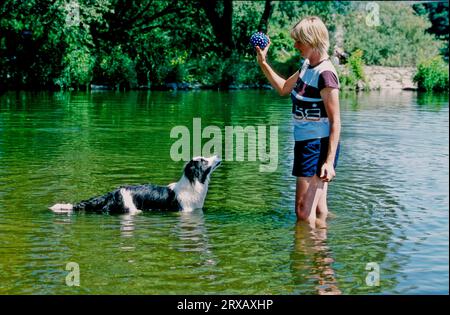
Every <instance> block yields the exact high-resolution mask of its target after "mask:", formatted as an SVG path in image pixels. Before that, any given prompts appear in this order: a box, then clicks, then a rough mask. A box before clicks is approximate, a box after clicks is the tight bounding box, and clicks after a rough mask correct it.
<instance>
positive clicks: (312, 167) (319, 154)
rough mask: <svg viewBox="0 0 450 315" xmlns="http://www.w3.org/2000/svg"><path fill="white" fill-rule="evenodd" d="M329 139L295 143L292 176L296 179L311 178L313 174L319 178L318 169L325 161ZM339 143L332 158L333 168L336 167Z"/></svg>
mask: <svg viewBox="0 0 450 315" xmlns="http://www.w3.org/2000/svg"><path fill="white" fill-rule="evenodd" d="M329 142H330V138H329V137H326V138H320V139H311V140H304V141H295V147H294V167H293V169H292V175H293V176H297V177H312V176H314V174H316V175H317V176H320V169H321V167H322V165H323V163H324V162H325V160H326V159H327V154H328V144H329ZM340 147H341V145H340V143H339V144H338V147H337V150H336V157H335V158H334V168H336V166H337V162H338V158H339V151H340Z"/></svg>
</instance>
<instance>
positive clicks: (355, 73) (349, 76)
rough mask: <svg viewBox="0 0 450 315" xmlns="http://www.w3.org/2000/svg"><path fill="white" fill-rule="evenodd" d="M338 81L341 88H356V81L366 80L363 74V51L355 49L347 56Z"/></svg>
mask: <svg viewBox="0 0 450 315" xmlns="http://www.w3.org/2000/svg"><path fill="white" fill-rule="evenodd" d="M339 77H340V83H341V85H342V87H343V88H349V89H357V88H358V82H359V81H363V82H364V83H366V82H367V79H366V76H365V74H364V62H363V51H362V50H360V49H357V50H356V51H355V52H353V53H352V54H351V56H350V57H349V58H348V62H347V64H346V65H345V68H344V69H343V71H340V73H339Z"/></svg>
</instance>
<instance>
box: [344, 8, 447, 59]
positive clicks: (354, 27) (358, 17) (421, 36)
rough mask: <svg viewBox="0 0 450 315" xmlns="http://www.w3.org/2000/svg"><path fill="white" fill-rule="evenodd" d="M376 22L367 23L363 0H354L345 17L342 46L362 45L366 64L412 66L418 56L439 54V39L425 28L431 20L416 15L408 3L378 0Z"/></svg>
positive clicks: (360, 47)
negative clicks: (356, 0)
mask: <svg viewBox="0 0 450 315" xmlns="http://www.w3.org/2000/svg"><path fill="white" fill-rule="evenodd" d="M377 3H378V5H379V21H380V25H379V26H369V25H370V24H369V25H368V24H367V23H366V17H367V14H368V11H366V9H365V5H366V3H355V4H354V6H355V7H354V11H353V12H351V13H349V15H348V18H346V19H345V20H344V27H345V31H346V33H345V36H344V48H345V50H346V51H348V52H353V51H355V50H356V49H361V50H362V51H363V52H364V62H365V63H366V64H367V65H382V66H394V67H395V66H414V65H415V64H416V62H417V59H418V58H420V57H425V56H436V55H437V54H439V48H440V46H441V43H439V42H438V41H436V39H435V38H434V36H433V35H430V34H428V33H426V32H425V30H426V29H427V28H428V27H430V25H431V23H430V22H429V21H428V20H427V19H426V18H424V17H423V16H417V15H416V14H415V13H414V10H413V9H412V7H411V5H409V4H405V3H390V2H381V1H380V2H377Z"/></svg>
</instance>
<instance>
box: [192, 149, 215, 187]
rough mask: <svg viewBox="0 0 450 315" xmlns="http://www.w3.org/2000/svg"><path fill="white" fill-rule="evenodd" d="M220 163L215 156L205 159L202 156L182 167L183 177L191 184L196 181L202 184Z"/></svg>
mask: <svg viewBox="0 0 450 315" xmlns="http://www.w3.org/2000/svg"><path fill="white" fill-rule="evenodd" d="M221 162H222V161H221V159H220V158H219V157H218V156H217V155H214V156H212V157H210V158H205V157H202V156H199V157H195V158H193V159H192V160H190V161H189V162H188V163H187V164H186V166H185V167H184V175H185V176H186V177H187V179H189V181H190V182H191V183H195V181H196V180H197V181H198V182H200V183H202V184H204V183H205V182H206V181H207V180H208V179H209V176H210V175H211V173H212V172H213V171H214V170H215V169H216V168H217V167H218V166H219V165H220V163H221Z"/></svg>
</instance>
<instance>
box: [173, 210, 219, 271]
mask: <svg viewBox="0 0 450 315" xmlns="http://www.w3.org/2000/svg"><path fill="white" fill-rule="evenodd" d="M173 232H174V234H175V235H176V237H177V238H178V241H177V242H176V243H174V247H175V249H176V250H178V251H180V252H197V253H199V254H200V256H201V264H202V265H204V266H214V265H216V264H217V262H216V260H215V259H214V255H213V253H212V252H211V246H210V244H209V240H208V231H207V229H206V227H205V216H204V213H203V211H202V210H201V209H197V210H194V211H192V212H184V211H182V212H180V213H179V220H178V224H177V225H176V226H175V227H174V230H173Z"/></svg>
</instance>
